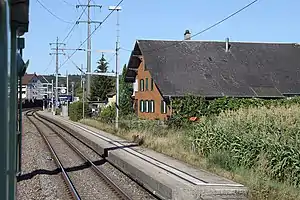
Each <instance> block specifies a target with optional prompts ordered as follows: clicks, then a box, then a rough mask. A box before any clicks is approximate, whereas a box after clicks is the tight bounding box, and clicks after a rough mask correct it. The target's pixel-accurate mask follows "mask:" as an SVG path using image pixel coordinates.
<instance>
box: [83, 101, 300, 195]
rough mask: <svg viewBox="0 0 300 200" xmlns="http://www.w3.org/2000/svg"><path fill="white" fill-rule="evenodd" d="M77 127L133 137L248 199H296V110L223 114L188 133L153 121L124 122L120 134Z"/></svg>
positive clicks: (299, 126)
mask: <svg viewBox="0 0 300 200" xmlns="http://www.w3.org/2000/svg"><path fill="white" fill-rule="evenodd" d="M81 122H82V123H84V124H87V125H90V126H93V127H95V128H98V129H101V130H103V131H106V132H110V133H113V134H115V135H118V136H120V137H122V138H125V139H127V140H132V136H133V135H136V134H138V135H140V136H142V137H143V138H144V144H143V146H144V147H147V148H151V149H153V150H155V151H157V152H160V153H163V154H166V155H169V156H171V157H173V158H176V159H179V160H181V161H183V162H186V163H189V164H191V165H193V166H195V167H199V168H202V169H206V170H208V171H210V172H213V173H216V174H218V175H220V176H223V177H226V178H229V179H232V180H234V181H236V182H239V183H242V184H244V185H245V186H247V187H248V188H249V190H250V199H254V200H258V199H270V200H271V199H272V200H273V199H278V200H279V199H286V200H289V199H291V200H293V199H300V191H299V182H298V181H299V179H298V178H299V175H300V171H297V170H298V169H299V170H300V166H299V159H298V158H299V157H297V156H299V149H300V145H299V144H300V141H299V130H300V107H299V106H291V107H290V108H285V107H276V108H275V107H272V108H264V107H263V108H249V109H240V110H238V111H235V112H231V111H228V112H224V113H221V114H220V115H219V116H216V117H211V118H202V119H201V122H200V123H199V124H197V125H193V127H192V129H189V130H182V129H171V128H165V127H161V126H159V125H157V123H156V122H155V121H151V122H149V121H139V122H137V123H130V124H128V123H125V124H123V125H122V126H121V125H120V127H122V128H121V129H120V130H119V131H116V130H115V129H114V125H113V124H107V123H103V122H101V121H98V120H92V119H86V120H84V121H81ZM298 167H299V168H298ZM298 172H299V173H298Z"/></svg>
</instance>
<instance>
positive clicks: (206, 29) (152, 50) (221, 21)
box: [123, 0, 259, 53]
mask: <svg viewBox="0 0 300 200" xmlns="http://www.w3.org/2000/svg"><path fill="white" fill-rule="evenodd" d="M258 1H259V0H254V1H252V2H250V3H249V4H247V5H245V6H244V7H242V8H240V9H239V10H237V11H235V12H234V13H232V14H230V15H228V16H227V17H225V18H224V19H222V20H220V21H218V22H216V23H214V24H212V25H211V26H209V27H207V28H205V29H203V30H202V31H199V32H198V33H196V34H194V35H192V36H191V37H190V38H194V37H196V36H198V35H200V34H202V33H204V32H206V31H208V30H210V29H212V28H214V27H216V26H218V25H219V24H221V23H223V22H225V21H226V20H228V19H230V18H232V17H234V16H235V15H237V14H239V13H240V12H242V11H243V10H245V9H247V8H249V7H250V6H252V5H253V4H255V3H256V2H258ZM184 41H185V40H181V41H180V42H184ZM177 44H178V41H177V42H174V43H172V44H170V45H166V46H164V47H160V48H155V49H150V50H146V51H143V52H147V53H150V52H154V51H158V50H162V49H166V48H169V47H172V46H175V45H177ZM123 50H125V49H123Z"/></svg>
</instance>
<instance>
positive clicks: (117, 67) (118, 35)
mask: <svg viewBox="0 0 300 200" xmlns="http://www.w3.org/2000/svg"><path fill="white" fill-rule="evenodd" d="M109 10H115V11H117V41H116V87H117V94H116V129H118V128H119V50H120V28H119V26H120V23H119V11H121V10H122V8H121V7H120V6H109Z"/></svg>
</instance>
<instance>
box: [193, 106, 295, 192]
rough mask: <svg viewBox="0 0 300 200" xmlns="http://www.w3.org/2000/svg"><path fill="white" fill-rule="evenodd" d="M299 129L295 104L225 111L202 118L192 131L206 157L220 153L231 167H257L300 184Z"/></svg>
mask: <svg viewBox="0 0 300 200" xmlns="http://www.w3.org/2000/svg"><path fill="white" fill-rule="evenodd" d="M299 131H300V111H299V107H296V106H292V107H291V108H289V109H283V108H281V107H274V108H271V109H267V108H265V107H262V108H259V109H240V110H238V111H237V112H225V113H222V114H220V115H219V116H217V117H216V118H214V119H205V120H203V121H202V123H200V124H199V125H197V126H196V127H195V129H194V131H192V132H191V133H190V134H191V135H192V137H193V138H194V141H193V143H194V144H195V146H196V148H197V151H198V152H199V153H201V154H202V155H204V156H205V157H207V156H210V155H212V154H216V153H217V154H218V153H219V154H221V157H223V156H225V157H226V162H229V164H227V165H230V167H231V168H234V167H235V166H242V167H245V168H248V169H250V168H255V169H257V170H260V171H262V172H263V173H265V174H267V175H268V176H269V177H271V178H273V179H274V180H278V181H281V182H287V183H289V184H291V185H293V186H294V187H299V185H300V140H299V135H300V134H299ZM223 165H224V164H223Z"/></svg>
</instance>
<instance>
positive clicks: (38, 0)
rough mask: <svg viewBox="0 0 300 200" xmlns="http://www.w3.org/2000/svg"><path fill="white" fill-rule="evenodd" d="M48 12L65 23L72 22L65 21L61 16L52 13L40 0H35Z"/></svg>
mask: <svg viewBox="0 0 300 200" xmlns="http://www.w3.org/2000/svg"><path fill="white" fill-rule="evenodd" d="M36 1H37V2H38V3H39V4H40V5H41V6H42V7H43V8H44V9H45V10H46V11H47V12H48V13H50V14H51V15H52V16H53V17H55V18H56V19H58V20H60V21H61V22H64V23H67V24H72V23H73V22H69V21H66V20H64V19H62V18H61V17H59V16H57V15H56V14H54V13H53V12H52V11H51V10H50V9H48V8H47V7H46V6H45V5H44V4H43V3H42V2H41V1H40V0H36Z"/></svg>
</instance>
